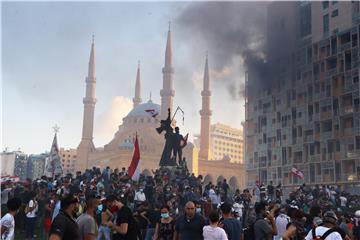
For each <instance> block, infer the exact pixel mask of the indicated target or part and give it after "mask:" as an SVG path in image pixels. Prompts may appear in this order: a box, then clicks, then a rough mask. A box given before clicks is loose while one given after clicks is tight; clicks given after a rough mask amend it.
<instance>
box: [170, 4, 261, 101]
mask: <svg viewBox="0 0 360 240" xmlns="http://www.w3.org/2000/svg"><path fill="white" fill-rule="evenodd" d="M266 7H267V3H266V2H196V3H190V4H189V5H188V6H187V7H185V8H184V10H183V11H182V12H181V13H180V14H179V15H178V17H177V19H176V23H177V24H178V25H179V29H180V31H182V34H183V35H184V36H186V39H184V40H185V41H188V42H189V41H191V42H192V44H193V47H194V48H195V49H194V50H195V51H205V50H209V57H210V62H211V68H213V70H214V71H216V72H223V71H224V69H231V71H232V72H231V74H227V75H226V76H225V77H223V78H220V79H219V78H216V77H213V78H212V79H214V80H215V81H224V82H225V83H226V84H227V89H229V93H230V94H231V96H233V97H234V98H238V97H239V96H243V94H244V76H245V71H251V72H253V71H254V72H255V73H256V76H255V75H253V76H252V78H251V79H252V81H253V82H252V85H258V86H266V85H264V84H266V81H264V80H263V79H264V77H263V76H266V71H267V70H266V66H265V64H264V61H265V58H266V52H265V43H266V42H265V35H266V34H265V29H266ZM204 47H206V48H207V49H204ZM239 76H240V78H241V79H242V80H241V81H240V80H239Z"/></svg>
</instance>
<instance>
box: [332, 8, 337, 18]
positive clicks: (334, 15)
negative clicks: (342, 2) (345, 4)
mask: <svg viewBox="0 0 360 240" xmlns="http://www.w3.org/2000/svg"><path fill="white" fill-rule="evenodd" d="M337 15H339V10H337V9H336V10H334V11H332V13H331V17H336V16H337Z"/></svg>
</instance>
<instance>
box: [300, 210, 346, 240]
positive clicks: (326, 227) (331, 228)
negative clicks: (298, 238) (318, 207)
mask: <svg viewBox="0 0 360 240" xmlns="http://www.w3.org/2000/svg"><path fill="white" fill-rule="evenodd" d="M337 220H338V218H337V217H336V214H335V213H334V212H333V211H328V212H326V213H325V214H324V217H323V226H318V227H315V228H313V229H311V231H310V232H309V233H308V235H307V236H306V237H305V240H312V239H315V238H316V237H321V238H322V239H326V240H327V239H329V240H330V239H331V240H341V239H343V238H342V237H341V234H340V233H339V232H337V231H336V230H335V227H336V222H337Z"/></svg>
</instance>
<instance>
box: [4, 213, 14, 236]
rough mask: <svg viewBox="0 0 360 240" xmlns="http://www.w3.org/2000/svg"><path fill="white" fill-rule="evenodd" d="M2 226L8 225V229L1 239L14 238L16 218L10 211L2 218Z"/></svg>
mask: <svg viewBox="0 0 360 240" xmlns="http://www.w3.org/2000/svg"><path fill="white" fill-rule="evenodd" d="M0 222H1V227H6V228H7V230H6V231H5V232H4V233H3V234H2V235H1V240H12V239H14V236H15V234H14V230H15V219H14V217H13V215H11V214H10V213H7V214H5V216H3V217H2V218H1V220H0Z"/></svg>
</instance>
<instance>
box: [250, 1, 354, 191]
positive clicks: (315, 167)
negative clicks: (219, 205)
mask: <svg viewBox="0 0 360 240" xmlns="http://www.w3.org/2000/svg"><path fill="white" fill-rule="evenodd" d="M267 22H268V26H267V28H268V29H267V63H265V64H266V65H267V68H262V69H268V70H267V72H266V73H267V74H262V73H261V71H256V70H257V69H258V68H256V66H255V67H254V68H253V69H251V70H249V72H248V74H247V80H246V94H245V95H246V99H245V108H246V110H245V111H246V113H245V115H246V116H245V118H246V123H245V128H244V130H245V153H246V154H245V162H246V170H247V184H248V185H250V186H251V185H253V184H254V182H255V181H256V180H260V181H263V182H269V181H270V180H272V181H273V182H282V183H283V185H285V186H294V185H298V184H301V183H303V182H305V183H308V184H338V185H343V186H344V187H348V186H350V185H352V184H355V183H359V181H360V122H359V121H360V93H359V53H360V51H359V45H360V41H359V39H360V38H359V34H360V25H359V24H360V13H359V1H322V2H321V1H318V2H313V1H311V2H310V1H301V2H274V3H271V4H270V5H269V8H268V21H267ZM269 69H271V71H270V70H269ZM293 167H295V168H297V169H298V170H300V171H301V172H302V173H303V174H304V179H300V178H298V177H295V176H293V175H292V174H291V169H292V168H293Z"/></svg>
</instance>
